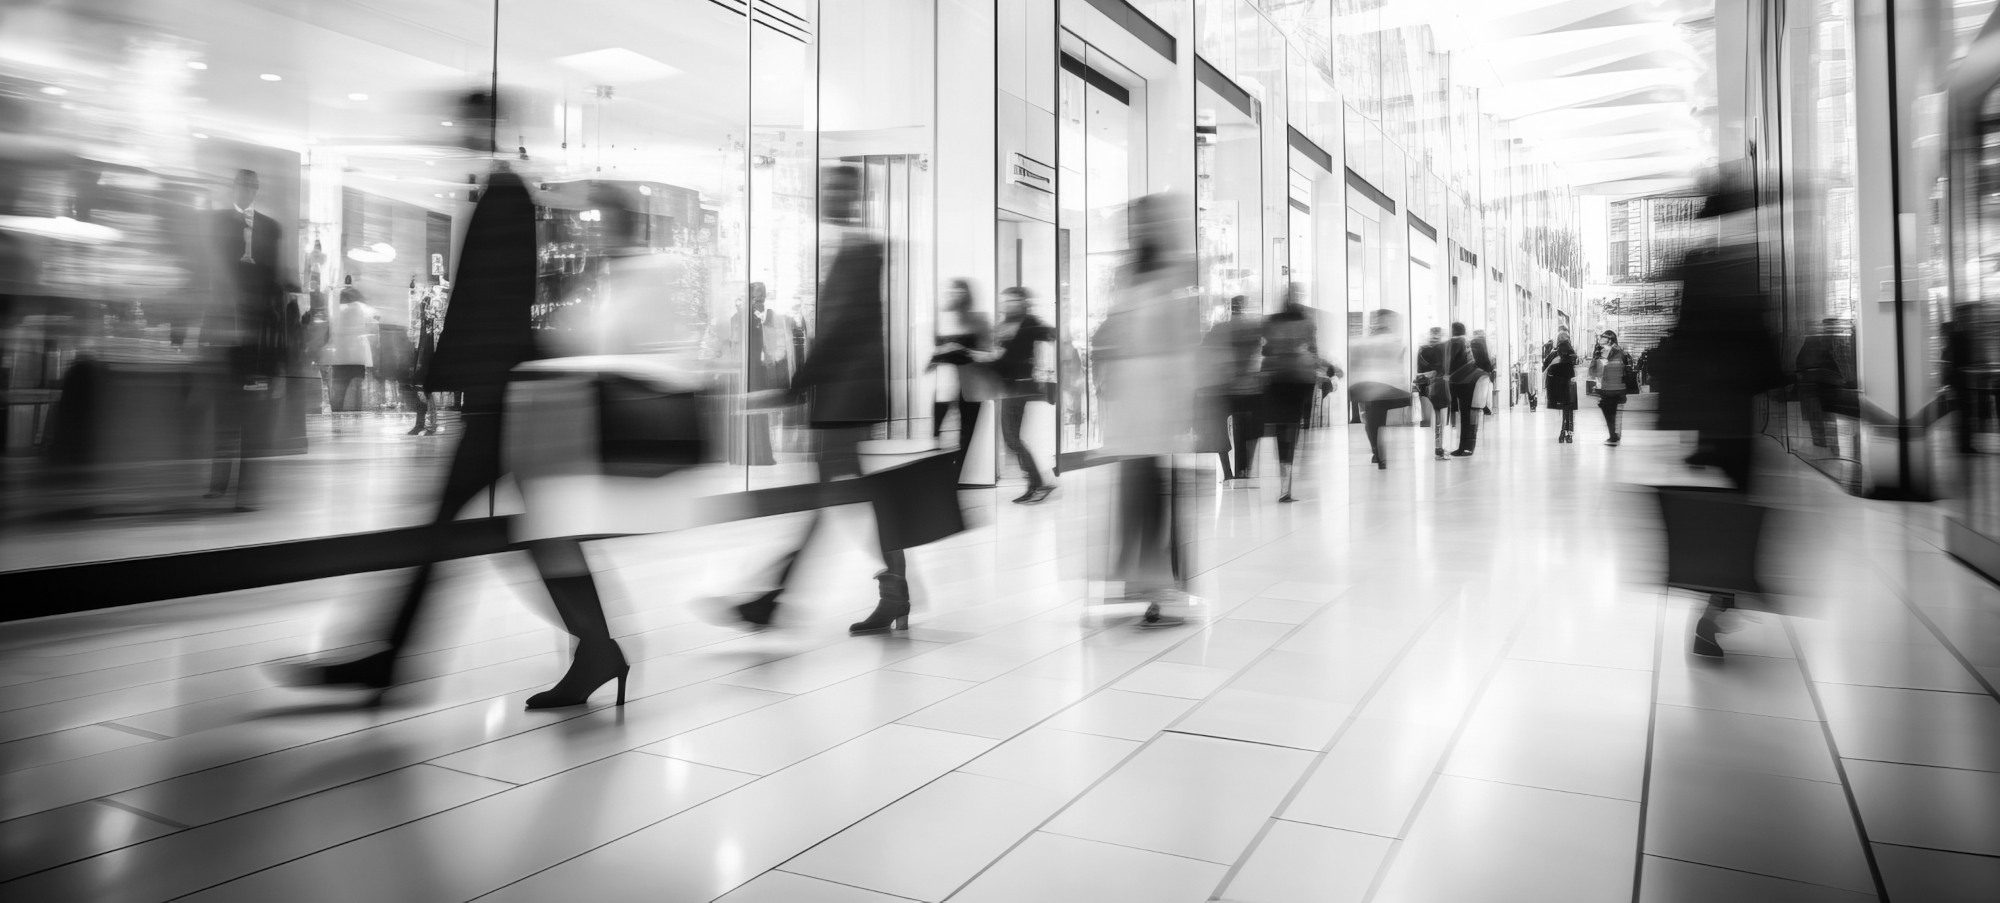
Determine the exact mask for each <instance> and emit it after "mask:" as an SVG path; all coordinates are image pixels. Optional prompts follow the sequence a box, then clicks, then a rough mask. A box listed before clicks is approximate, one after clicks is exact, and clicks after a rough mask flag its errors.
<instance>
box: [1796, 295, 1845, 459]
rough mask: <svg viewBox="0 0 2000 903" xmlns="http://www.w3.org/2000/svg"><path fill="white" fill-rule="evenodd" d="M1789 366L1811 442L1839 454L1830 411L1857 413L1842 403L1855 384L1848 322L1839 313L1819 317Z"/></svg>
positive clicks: (1835, 431) (1835, 427)
mask: <svg viewBox="0 0 2000 903" xmlns="http://www.w3.org/2000/svg"><path fill="white" fill-rule="evenodd" d="M1793 368H1794V371H1795V373H1796V376H1797V379H1798V387H1799V413H1800V414H1801V415H1802V416H1803V417H1804V418H1805V421H1806V426H1807V427H1808V428H1809V429H1810V430H1811V431H1812V444H1813V445H1815V446H1818V447H1820V448H1825V449H1829V450H1830V453H1831V454H1834V455H1838V454H1840V428H1839V427H1838V426H1837V425H1835V423H1834V419H1833V415H1834V414H1836V413H1845V414H1857V413H1859V412H1858V411H1850V410H1847V408H1848V407H1849V406H1848V405H1846V404H1844V403H1843V402H1844V401H1845V400H1846V398H1847V396H1848V394H1849V390H1850V389H1851V388H1852V387H1853V386H1854V384H1855V383H1854V340H1853V338H1852V337H1851V336H1850V335H1849V333H1848V322H1847V321H1846V320H1844V319H1841V318H1840V317H1827V318H1825V319H1824V320H1822V321H1820V330H1819V332H1817V333H1814V334H1813V335H1809V336H1806V338H1805V341H1804V342H1802V343H1800V345H1799V354H1798V357H1797V358H1796V359H1795V360H1794V361H1793Z"/></svg>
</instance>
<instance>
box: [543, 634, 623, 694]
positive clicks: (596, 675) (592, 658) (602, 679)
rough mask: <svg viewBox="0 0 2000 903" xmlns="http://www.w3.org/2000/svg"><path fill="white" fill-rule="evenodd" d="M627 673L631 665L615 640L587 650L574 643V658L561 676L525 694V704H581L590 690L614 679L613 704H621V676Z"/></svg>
mask: <svg viewBox="0 0 2000 903" xmlns="http://www.w3.org/2000/svg"><path fill="white" fill-rule="evenodd" d="M607 653H608V656H607ZM613 662H616V664H613ZM631 675H632V666H631V665H629V664H626V663H625V654H624V653H623V652H621V651H619V649H618V644H616V643H613V644H611V646H610V648H609V649H608V650H606V649H599V650H594V651H591V652H588V653H586V652H585V650H584V648H583V647H578V648H577V650H576V658H575V659H574V660H572V661H571V662H570V663H569V671H568V672H567V673H565V674H564V675H563V676H562V680H559V681H556V685H555V686H553V687H550V688H548V689H546V690H543V691H542V692H540V693H536V694H535V695H533V696H530V697H528V708H529V709H560V708H567V707H569V706H573V705H583V704H584V703H586V702H589V701H590V694H592V693H595V692H597V689H598V688H599V687H602V686H604V685H605V684H607V683H610V682H611V681H614V680H615V681H617V682H618V700H617V702H616V704H617V705H621V706H622V705H624V704H625V680H626V678H628V677H630V676H631Z"/></svg>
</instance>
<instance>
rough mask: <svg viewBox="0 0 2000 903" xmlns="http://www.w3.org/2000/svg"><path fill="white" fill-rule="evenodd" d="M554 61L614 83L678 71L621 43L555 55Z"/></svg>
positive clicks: (655, 78) (637, 80)
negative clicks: (582, 51)
mask: <svg viewBox="0 0 2000 903" xmlns="http://www.w3.org/2000/svg"><path fill="white" fill-rule="evenodd" d="M555 63H556V65H558V66H563V67H565V68H568V69H572V70H574V71H577V72H581V73H583V74H584V75H588V76H591V77H592V78H595V79H597V80H599V81H602V82H605V83H607V84H614V85H632V84H638V83H640V82H649V81H655V80H658V79H662V78H671V77H673V76H676V75H679V74H681V70H679V69H676V68H674V67H672V66H669V65H667V64H666V63H662V62H660V61H659V60H656V59H653V58H652V57H650V56H646V55H644V54H642V53H638V52H635V51H632V50H627V49H626V48H623V47H607V48H605V49H603V50H592V51H590V52H588V53H574V54H570V55H569V56H564V57H557V58H556V60H555Z"/></svg>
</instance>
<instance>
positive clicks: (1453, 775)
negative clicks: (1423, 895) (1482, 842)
mask: <svg viewBox="0 0 2000 903" xmlns="http://www.w3.org/2000/svg"><path fill="white" fill-rule="evenodd" d="M1437 776H1438V777H1442V778H1456V779H1458V780H1461V781H1478V782H1479V783H1482V784H1498V785H1500V786H1502V787H1519V788H1521V789H1523V790H1542V791H1546V792H1548V793H1560V794H1563V795H1565V796H1581V797H1587V798H1590V799H1596V800H1604V801H1606V802H1612V803H1626V804H1629V805H1632V806H1637V805H1639V804H1640V801H1639V800H1637V799H1634V798H1631V797H1624V796H1606V795H1604V794H1602V793H1590V792H1587V791H1583V790H1565V789H1563V788H1561V787H1544V786H1542V785H1541V784H1526V783H1522V782H1520V781H1503V780H1500V779H1499V778H1482V777H1480V776H1478V775H1472V774H1459V773H1457V772H1451V771H1440V772H1437ZM1821 783H1824V782H1821ZM1641 792H1642V793H1643V792H1644V791H1641ZM1405 830H1406V831H1407V830H1408V829H1405Z"/></svg>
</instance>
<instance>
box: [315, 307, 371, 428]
mask: <svg viewBox="0 0 2000 903" xmlns="http://www.w3.org/2000/svg"><path fill="white" fill-rule="evenodd" d="M332 320H333V322H332V327H331V328H330V329H329V330H328V341H327V345H326V350H324V351H322V352H321V356H320V359H321V360H322V361H324V362H325V363H326V365H327V366H328V367H329V368H331V369H332V371H333V391H332V395H331V400H332V402H333V412H334V413H336V414H339V413H344V412H347V411H354V410H359V409H360V408H361V407H362V406H363V403H364V402H366V401H367V400H368V391H367V387H366V386H365V385H356V384H355V383H356V382H357V381H359V380H361V379H362V378H363V377H364V376H366V375H367V372H368V368H370V367H373V366H375V352H376V343H377V342H378V341H379V340H380V336H379V334H378V333H377V329H376V324H377V322H378V321H379V320H380V317H379V316H378V315H377V314H376V313H375V308H373V307H370V306H368V305H367V304H365V303H363V302H362V300H361V292H360V290H359V289H356V288H354V287H352V286H349V287H347V288H344V289H341V290H340V307H338V308H336V309H335V310H334V312H333V318H332ZM349 391H353V392H354V393H355V398H354V401H352V402H350V401H348V400H347V394H348V392H349Z"/></svg>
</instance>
